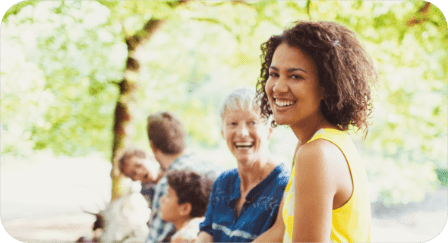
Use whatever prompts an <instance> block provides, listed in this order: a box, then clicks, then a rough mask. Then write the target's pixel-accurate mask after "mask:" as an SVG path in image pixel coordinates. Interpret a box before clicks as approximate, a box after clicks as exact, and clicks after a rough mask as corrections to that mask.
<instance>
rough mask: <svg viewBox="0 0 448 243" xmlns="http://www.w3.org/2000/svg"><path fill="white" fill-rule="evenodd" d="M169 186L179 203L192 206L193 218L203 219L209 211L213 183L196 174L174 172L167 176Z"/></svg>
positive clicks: (191, 214) (191, 213)
mask: <svg viewBox="0 0 448 243" xmlns="http://www.w3.org/2000/svg"><path fill="white" fill-rule="evenodd" d="M167 179H168V185H169V186H170V187H171V188H172V189H173V190H174V191H175V192H176V194H177V198H178V201H177V203H179V204H183V203H187V202H188V203H190V204H191V212H190V216H191V217H193V218H194V217H202V216H204V215H205V212H206V211H207V205H208V202H209V200H210V193H211V191H212V188H213V181H212V180H211V179H209V178H206V177H204V176H200V175H198V174H197V173H195V172H192V171H189V170H185V171H181V170H173V171H170V172H168V174H167Z"/></svg>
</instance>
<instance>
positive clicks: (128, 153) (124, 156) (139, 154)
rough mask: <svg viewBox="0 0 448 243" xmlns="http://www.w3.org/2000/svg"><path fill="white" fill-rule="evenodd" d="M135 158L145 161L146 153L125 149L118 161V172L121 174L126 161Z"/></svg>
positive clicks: (135, 149)
mask: <svg viewBox="0 0 448 243" xmlns="http://www.w3.org/2000/svg"><path fill="white" fill-rule="evenodd" d="M134 156H136V157H137V158H140V159H145V158H146V153H145V151H143V150H141V149H139V148H130V149H127V150H125V151H124V152H123V154H122V155H121V157H120V159H119V160H118V166H119V168H120V171H121V172H123V169H124V167H125V166H126V160H127V159H129V158H131V157H134Z"/></svg>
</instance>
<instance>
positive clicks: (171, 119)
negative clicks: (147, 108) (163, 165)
mask: <svg viewBox="0 0 448 243" xmlns="http://www.w3.org/2000/svg"><path fill="white" fill-rule="evenodd" d="M147 122H148V123H147V132H148V138H149V140H151V141H152V142H153V144H154V146H155V147H156V148H157V149H160V150H161V151H162V152H163V153H165V154H178V153H181V152H182V151H183V150H184V149H185V136H186V132H185V128H184V125H183V124H182V122H181V121H180V119H179V118H177V116H175V115H174V114H173V113H171V112H166V111H165V112H158V113H155V114H151V115H149V116H148V121H147Z"/></svg>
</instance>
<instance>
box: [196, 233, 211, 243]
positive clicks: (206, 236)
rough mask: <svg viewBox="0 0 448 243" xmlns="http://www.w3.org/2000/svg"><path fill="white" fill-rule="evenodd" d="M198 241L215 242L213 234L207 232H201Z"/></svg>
mask: <svg viewBox="0 0 448 243" xmlns="http://www.w3.org/2000/svg"><path fill="white" fill-rule="evenodd" d="M196 242H213V236H212V235H210V234H209V233H207V232H204V231H201V232H199V235H198V239H197V240H196Z"/></svg>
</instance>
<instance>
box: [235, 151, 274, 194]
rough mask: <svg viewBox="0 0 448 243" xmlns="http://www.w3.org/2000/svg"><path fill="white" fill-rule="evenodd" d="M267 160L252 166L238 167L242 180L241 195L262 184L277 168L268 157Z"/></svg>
mask: <svg viewBox="0 0 448 243" xmlns="http://www.w3.org/2000/svg"><path fill="white" fill-rule="evenodd" d="M265 158H266V159H264V160H260V161H257V162H254V163H251V164H245V165H241V164H239V165H238V174H239V176H240V179H241V185H240V190H241V194H245V193H247V192H249V191H250V190H251V189H252V188H254V187H255V186H256V185H258V184H259V183H260V182H262V181H263V180H264V179H265V178H266V177H267V176H268V175H269V174H270V173H271V172H272V171H273V170H274V168H275V166H276V165H275V164H274V162H273V161H272V159H271V157H270V156H269V155H268V156H266V157H265Z"/></svg>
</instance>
